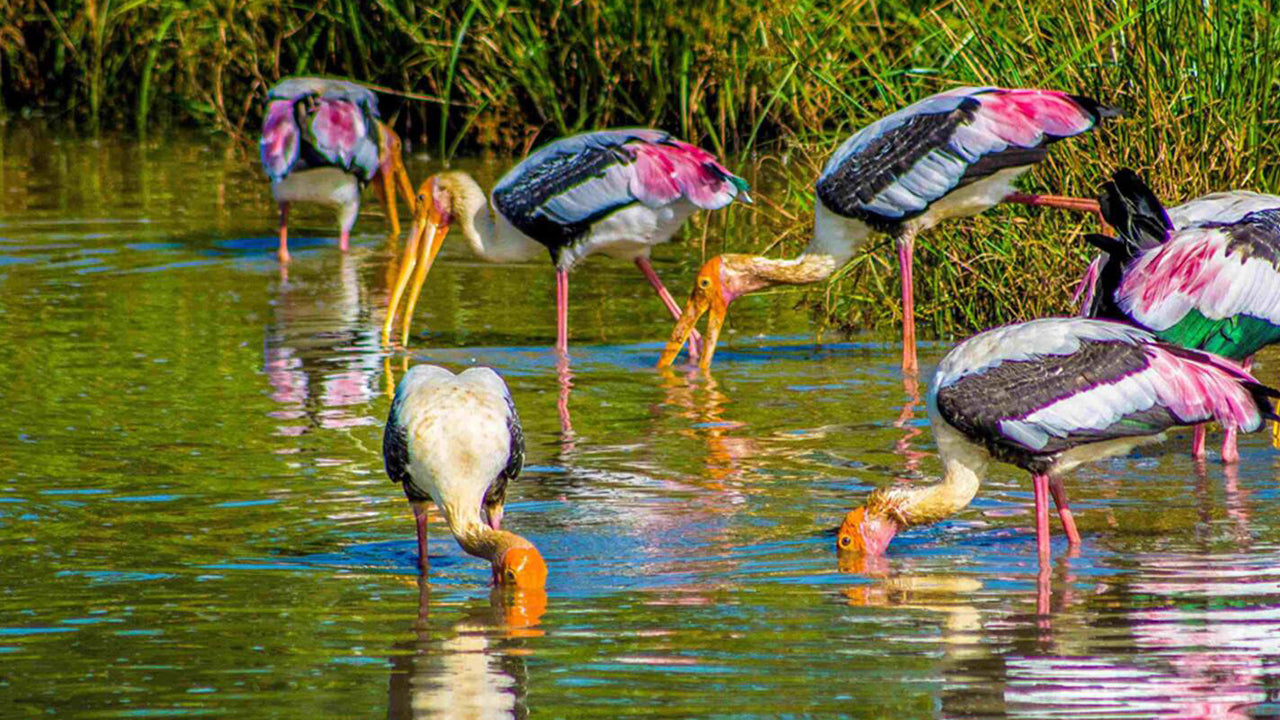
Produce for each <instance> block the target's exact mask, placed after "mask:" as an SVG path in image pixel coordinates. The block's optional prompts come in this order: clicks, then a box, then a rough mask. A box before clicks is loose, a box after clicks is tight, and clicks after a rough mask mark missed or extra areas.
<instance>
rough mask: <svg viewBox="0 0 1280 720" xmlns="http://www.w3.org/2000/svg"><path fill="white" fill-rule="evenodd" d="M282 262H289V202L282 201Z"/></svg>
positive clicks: (280, 253)
mask: <svg viewBox="0 0 1280 720" xmlns="http://www.w3.org/2000/svg"><path fill="white" fill-rule="evenodd" d="M278 255H279V257H280V262H282V263H287V262H289V203H287V202H282V203H280V252H279V253H278Z"/></svg>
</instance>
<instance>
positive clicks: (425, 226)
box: [382, 178, 449, 345]
mask: <svg viewBox="0 0 1280 720" xmlns="http://www.w3.org/2000/svg"><path fill="white" fill-rule="evenodd" d="M434 187H435V179H434V178H429V179H428V180H427V181H426V182H425V183H423V184H422V187H421V188H420V189H419V191H418V202H417V203H416V208H415V210H414V213H413V227H411V228H409V241H408V242H407V243H405V247H404V257H403V258H402V260H401V262H400V273H399V274H398V275H397V276H396V284H395V287H394V288H393V289H392V291H391V301H390V302H389V303H388V304H387V317H386V319H385V320H384V321H383V323H382V344H383V345H389V344H390V340H391V325H392V323H393V322H394V321H395V316H396V308H397V307H399V305H400V298H401V297H402V296H403V295H404V290H405V287H406V286H408V284H409V277H410V275H412V276H413V287H412V288H411V289H410V291H409V299H408V301H407V302H406V303H405V309H404V315H403V317H402V319H401V328H402V330H401V336H400V344H401V345H408V344H409V328H410V324H411V322H412V320H413V309H414V307H416V306H417V304H418V294H419V293H420V292H422V285H423V283H425V282H426V280H427V273H428V272H429V271H430V270H431V265H432V264H433V263H435V261H436V254H437V253H439V252H440V247H441V246H442V245H443V244H444V238H445V236H446V235H448V234H449V221H448V220H446V219H445V218H444V217H443V216H442V215H441V214H440V212H439V211H437V210H436V206H435V203H434V202H433V201H432V198H433V196H434Z"/></svg>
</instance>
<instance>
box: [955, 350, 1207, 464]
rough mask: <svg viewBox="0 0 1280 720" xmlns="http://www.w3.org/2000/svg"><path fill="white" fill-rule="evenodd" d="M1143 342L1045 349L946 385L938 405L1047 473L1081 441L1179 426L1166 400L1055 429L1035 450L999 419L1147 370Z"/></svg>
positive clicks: (962, 426) (995, 447)
mask: <svg viewBox="0 0 1280 720" xmlns="http://www.w3.org/2000/svg"><path fill="white" fill-rule="evenodd" d="M1149 363H1150V361H1149V359H1148V357H1147V353H1146V351H1145V350H1144V348H1143V346H1141V345H1134V344H1131V343H1122V342H1108V341H1084V342H1082V343H1081V347H1080V350H1078V351H1077V352H1074V353H1072V354H1070V355H1045V356H1042V357H1038V358H1035V359H1032V360H1014V361H1006V362H1002V363H1000V364H999V365H996V366H995V367H993V368H990V369H987V370H985V371H983V372H981V373H976V374H974V375H968V376H965V377H963V378H961V379H960V380H958V381H956V382H954V383H952V384H950V385H948V386H946V387H944V388H941V389H940V390H939V391H938V395H937V408H938V412H939V413H940V414H941V415H942V417H943V419H945V420H946V421H947V422H948V423H949V424H951V425H953V426H954V427H955V428H956V429H958V430H960V432H962V433H964V434H965V435H966V436H968V437H970V438H974V439H976V440H980V441H981V442H982V443H983V444H984V445H985V446H986V447H987V449H988V450H989V451H990V452H991V454H992V455H993V456H995V457H996V458H998V459H1000V460H1003V461H1005V462H1009V463H1012V464H1014V465H1017V466H1019V467H1022V468H1024V469H1026V470H1030V471H1032V472H1044V471H1045V470H1047V469H1048V467H1049V466H1050V465H1052V464H1053V461H1054V459H1055V457H1056V455H1057V454H1058V453H1060V452H1063V451H1064V450H1068V449H1070V448H1072V447H1075V446H1077V445H1081V444H1084V443H1089V442H1098V441H1102V440H1109V439H1114V438H1120V437H1131V436H1139V435H1151V434H1153V433H1156V432H1159V431H1160V430H1161V429H1164V428H1168V427H1173V426H1175V425H1180V424H1183V423H1180V422H1179V421H1178V419H1177V418H1176V417H1174V416H1173V415H1172V414H1171V413H1170V412H1169V411H1168V410H1166V409H1164V408H1162V407H1159V406H1157V407H1152V408H1150V409H1148V410H1144V411H1140V412H1136V413H1131V414H1129V415H1127V416H1125V417H1124V418H1122V419H1120V420H1118V421H1117V422H1115V423H1113V424H1112V425H1111V426H1109V427H1106V428H1102V429H1089V428H1082V429H1079V430H1074V431H1072V432H1071V433H1069V434H1068V435H1067V436H1066V437H1061V438H1059V437H1053V436H1050V438H1049V442H1048V444H1046V446H1045V447H1043V448H1040V449H1031V448H1027V447H1026V446H1024V445H1022V444H1020V443H1018V442H1016V441H1015V440H1013V439H1012V438H1010V437H1009V436H1007V435H1006V434H1005V433H1004V431H1003V430H1002V429H1001V427H1000V424H1001V423H1002V422H1004V421H1007V420H1020V419H1022V418H1025V417H1026V416H1028V415H1030V414H1032V413H1034V412H1035V411H1037V410H1039V409H1041V408H1044V407H1047V406H1049V405H1051V404H1053V403H1055V402H1057V401H1059V400H1062V399H1064V398H1067V397H1070V396H1072V395H1076V394H1078V393H1081V392H1084V391H1086V390H1088V389H1090V388H1092V387H1095V386H1097V385H1100V384H1104V383H1113V382H1116V381H1117V380H1120V379H1121V378H1123V377H1126V376H1128V375H1132V374H1134V373H1138V372H1142V371H1143V370H1145V369H1146V368H1147V367H1148V366H1149Z"/></svg>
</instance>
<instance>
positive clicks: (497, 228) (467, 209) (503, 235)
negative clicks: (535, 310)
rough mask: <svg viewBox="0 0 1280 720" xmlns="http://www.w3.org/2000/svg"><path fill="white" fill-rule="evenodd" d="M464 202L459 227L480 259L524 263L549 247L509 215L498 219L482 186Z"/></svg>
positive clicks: (459, 216)
mask: <svg viewBox="0 0 1280 720" xmlns="http://www.w3.org/2000/svg"><path fill="white" fill-rule="evenodd" d="M460 205H462V207H461V208H460V210H461V212H459V214H458V228H459V229H461V230H462V235H463V236H464V237H465V238H466V239H467V244H468V245H470V246H471V251H472V252H474V253H475V254H476V256H477V257H479V258H480V259H482V260H486V261H488V262H495V263H506V262H521V261H526V260H533V259H534V258H537V257H539V256H540V255H542V254H543V253H545V252H546V248H544V247H542V246H541V245H539V244H538V243H536V242H534V241H533V240H532V239H531V238H529V237H528V236H526V235H525V234H524V233H521V232H520V231H519V230H516V229H515V227H513V226H512V225H511V223H509V222H507V221H506V219H505V218H498V219H495V218H494V212H493V210H492V208H490V207H489V200H488V198H486V197H485V196H484V193H483V192H481V191H480V187H479V185H477V186H476V188H475V192H473V193H467V195H466V196H465V198H463V199H462V202H461V203H460Z"/></svg>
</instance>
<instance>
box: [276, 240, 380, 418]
mask: <svg viewBox="0 0 1280 720" xmlns="http://www.w3.org/2000/svg"><path fill="white" fill-rule="evenodd" d="M332 257H333V258H335V259H336V262H337V263H338V272H337V273H333V272H331V271H330V270H329V268H328V264H329V263H328V262H326V263H325V264H324V265H325V267H319V268H316V272H315V274H314V275H312V274H307V275H306V276H305V277H299V275H301V273H300V272H297V271H298V268H296V267H295V268H294V269H295V273H294V279H293V280H291V281H288V282H282V283H281V284H280V294H279V296H278V297H277V298H276V302H275V304H274V310H273V316H274V317H273V322H272V324H271V325H270V326H269V327H268V328H267V330H266V333H265V335H266V338H265V341H264V346H263V372H264V374H265V375H266V376H267V381H268V382H269V383H270V385H271V399H272V400H274V401H275V402H277V403H279V404H280V405H282V406H283V408H282V409H279V410H275V411H272V412H271V413H270V416H271V417H273V418H276V419H279V420H284V421H295V422H287V423H285V424H282V425H280V426H279V434H281V435H287V436H297V435H303V434H305V433H307V432H310V431H311V430H312V429H314V428H317V427H319V428H324V429H328V430H335V429H345V428H350V427H354V426H359V425H377V424H378V422H379V421H378V419H377V418H374V417H370V416H366V415H364V414H362V413H359V412H356V411H354V409H355V408H363V407H365V406H366V405H367V404H368V403H369V402H370V401H371V400H372V399H373V397H374V394H375V390H374V388H375V387H377V385H376V380H375V376H376V375H377V373H378V371H379V370H380V363H379V362H378V361H379V356H378V355H377V354H376V353H368V352H363V351H362V350H361V349H360V346H361V345H368V338H369V337H370V332H373V331H370V330H369V328H368V325H369V323H368V319H367V318H366V317H365V315H364V312H363V310H362V307H363V306H364V305H365V304H366V303H363V302H362V300H363V299H364V298H365V297H366V296H367V294H368V293H367V291H366V289H365V288H364V287H362V285H361V283H360V268H361V266H362V265H363V263H364V262H365V260H366V259H367V255H366V254H365V253H362V252H361V251H359V250H356V251H354V252H351V253H344V254H341V255H335V256H332ZM372 337H375V339H376V334H375V335H373V336H372ZM369 347H377V345H376V340H375V343H374V344H373V345H369Z"/></svg>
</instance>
